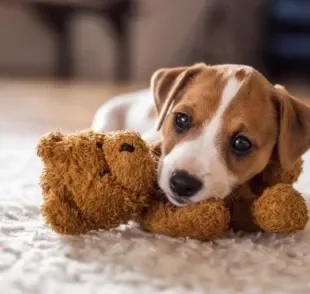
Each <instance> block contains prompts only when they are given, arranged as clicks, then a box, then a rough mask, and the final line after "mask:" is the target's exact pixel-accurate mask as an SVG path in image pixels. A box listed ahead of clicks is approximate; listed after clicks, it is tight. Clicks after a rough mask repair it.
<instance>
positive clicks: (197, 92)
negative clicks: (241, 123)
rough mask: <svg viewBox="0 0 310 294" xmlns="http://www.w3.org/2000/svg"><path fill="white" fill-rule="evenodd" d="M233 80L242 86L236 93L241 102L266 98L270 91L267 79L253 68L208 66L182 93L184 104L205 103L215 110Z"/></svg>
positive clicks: (235, 95)
mask: <svg viewBox="0 0 310 294" xmlns="http://www.w3.org/2000/svg"><path fill="white" fill-rule="evenodd" d="M232 79H235V80H236V81H237V83H239V85H240V87H239V89H240V91H238V92H236V93H234V97H238V101H239V102H240V101H242V100H245V102H246V101H247V100H251V99H252V98H253V96H257V97H258V98H259V97H262V96H266V93H267V92H268V91H269V82H268V81H267V79H266V78H265V77H264V76H263V75H262V74H260V73H259V72H258V71H257V70H255V69H254V68H252V67H249V66H245V65H235V64H233V65H229V64H228V65H215V66H206V67H204V68H203V69H202V70H201V71H200V73H199V74H198V75H197V76H195V77H194V78H193V79H192V80H191V82H190V83H189V85H188V86H187V87H186V88H185V90H184V92H183V93H182V98H184V100H183V102H185V103H189V104H193V105H194V106H196V105H197V104H198V105H199V103H201V102H202V101H203V103H207V104H209V105H210V107H211V108H214V110H215V109H216V108H217V107H218V104H219V103H220V100H221V97H222V93H223V90H224V88H225V86H227V83H228V82H229V80H232ZM250 94H251V95H250ZM234 100H235V99H234ZM248 102H250V101H248Z"/></svg>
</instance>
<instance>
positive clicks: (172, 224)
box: [141, 200, 230, 240]
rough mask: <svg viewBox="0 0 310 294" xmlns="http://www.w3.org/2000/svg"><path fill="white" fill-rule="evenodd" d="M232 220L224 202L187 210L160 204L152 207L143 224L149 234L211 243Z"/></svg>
mask: <svg viewBox="0 0 310 294" xmlns="http://www.w3.org/2000/svg"><path fill="white" fill-rule="evenodd" d="M229 217H230V216H229V211H228V210H227V208H226V207H225V204H224V202H223V201H221V200H208V201H204V202H201V203H198V204H193V205H189V206H185V207H175V206H173V205H172V204H170V203H167V202H163V201H162V202H160V201H159V202H155V203H154V204H153V205H152V206H150V208H149V209H148V210H147V212H146V214H145V217H144V218H143V220H142V222H141V225H142V227H143V228H144V229H146V230H148V231H151V232H153V233H159V234H163V235H168V236H171V237H190V238H193V239H198V240H210V239H212V238H215V237H217V236H219V235H221V234H222V233H223V232H224V231H225V230H226V229H227V227H228V224H229Z"/></svg>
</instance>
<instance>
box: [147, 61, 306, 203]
mask: <svg viewBox="0 0 310 294" xmlns="http://www.w3.org/2000/svg"><path fill="white" fill-rule="evenodd" d="M151 88H152V91H153V94H154V99H155V105H156V109H157V112H158V114H159V125H158V128H162V137H163V141H162V158H161V161H160V164H159V185H160V187H161V188H162V189H163V191H164V192H165V193H166V195H167V197H168V198H169V199H170V201H171V202H173V203H175V204H176V205H186V204H189V203H192V202H198V201H201V200H204V199H208V198H212V197H219V198H225V197H226V196H227V195H228V194H229V193H230V192H231V191H232V189H233V188H234V187H236V186H238V185H240V184H242V183H244V182H246V181H248V180H249V179H251V178H252V177H253V176H255V175H256V174H259V173H260V172H262V171H263V170H264V168H265V167H266V165H267V164H268V162H269V160H270V157H271V155H272V154H273V153H274V152H275V153H276V154H277V155H278V158H279V160H280V162H281V165H282V166H283V167H284V168H287V169H289V168H290V167H291V166H292V165H293V164H294V162H295V161H296V160H297V159H298V158H299V157H300V156H301V155H302V154H303V153H304V152H305V151H306V150H307V149H308V148H309V147H310V109H309V108H308V107H306V106H305V105H304V104H302V103H301V102H299V101H298V100H295V99H294V98H293V97H292V96H291V95H290V94H289V93H288V92H287V91H286V90H285V89H284V88H283V87H281V86H278V85H276V86H274V85H272V84H271V83H270V82H268V80H267V79H266V78H265V77H264V76H263V75H262V74H260V73H259V72H258V71H256V70H254V69H253V68H251V67H248V66H243V65H219V66H208V65H205V64H196V65H193V66H190V67H179V68H170V69H169V68H167V69H160V70H158V71H156V72H155V73H154V75H153V77H152V79H151Z"/></svg>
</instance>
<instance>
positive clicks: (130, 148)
mask: <svg viewBox="0 0 310 294" xmlns="http://www.w3.org/2000/svg"><path fill="white" fill-rule="evenodd" d="M119 151H120V152H123V151H126V152H134V151H135V147H133V146H132V145H130V144H128V143H123V144H122V145H121V147H120V150H119Z"/></svg>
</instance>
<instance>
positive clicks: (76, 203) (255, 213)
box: [37, 131, 308, 240]
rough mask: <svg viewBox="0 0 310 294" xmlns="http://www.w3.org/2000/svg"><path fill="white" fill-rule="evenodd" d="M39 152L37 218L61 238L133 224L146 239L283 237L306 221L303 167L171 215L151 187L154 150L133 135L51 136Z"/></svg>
mask: <svg viewBox="0 0 310 294" xmlns="http://www.w3.org/2000/svg"><path fill="white" fill-rule="evenodd" d="M37 151H38V155H39V156H40V157H41V159H42V160H43V163H44V170H43V172H42V175H41V182H40V184H41V187H42V191H43V195H44V201H43V205H42V214H43V216H44V218H45V220H46V222H47V223H48V224H49V225H50V226H51V227H52V229H53V230H55V231H56V232H58V233H61V234H70V235H75V234H82V233H86V232H88V231H90V230H98V229H104V230H108V229H111V228H115V227H118V226H119V225H120V224H125V223H127V222H128V221H130V220H133V221H136V222H138V223H139V224H140V226H141V227H142V228H143V229H145V230H147V231H150V232H154V233H160V234H165V235H168V236H173V237H191V238H195V239H199V240H210V239H212V238H215V237H217V236H219V235H221V234H222V233H223V232H224V231H225V230H226V229H227V228H228V227H231V228H233V229H237V230H246V231H256V230H263V231H266V232H283V233H288V232H295V231H297V230H301V229H303V228H304V227H305V225H306V223H307V221H308V213H307V208H306V205H305V201H304V199H303V198H302V197H301V195H300V194H299V193H298V192H297V191H296V190H294V189H293V187H292V183H293V182H294V181H296V179H297V177H298V175H299V174H300V172H301V165H302V162H301V160H299V161H298V162H297V163H296V164H295V167H294V169H293V170H291V171H284V170H282V169H281V168H280V167H279V166H278V165H277V164H276V162H277V161H275V162H273V161H271V162H270V164H269V166H268V167H267V168H266V170H265V171H264V173H263V174H262V175H261V176H260V177H259V178H257V180H256V181H255V182H256V185H254V186H253V185H251V186H250V185H247V184H245V185H242V186H240V187H238V188H236V190H235V191H233V193H232V194H231V195H229V196H228V197H227V198H226V199H225V200H224V201H223V200H219V199H210V200H207V201H203V202H200V203H197V204H193V205H189V206H185V207H175V206H173V205H172V204H170V203H169V202H168V201H167V200H166V198H165V197H164V196H163V195H162V193H161V191H160V190H159V188H158V187H157V185H156V166H157V159H158V155H159V154H158V149H156V148H153V147H152V146H149V145H147V144H146V143H145V142H144V141H143V140H142V139H141V137H140V135H139V134H137V133H135V132H130V131H116V132H111V133H95V132H93V131H86V132H80V133H76V134H73V135H63V134H61V133H60V132H52V133H49V134H48V135H46V136H43V137H42V138H41V139H40V141H39V144H38V149H37ZM260 195H261V196H260ZM259 196H260V197H259Z"/></svg>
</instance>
